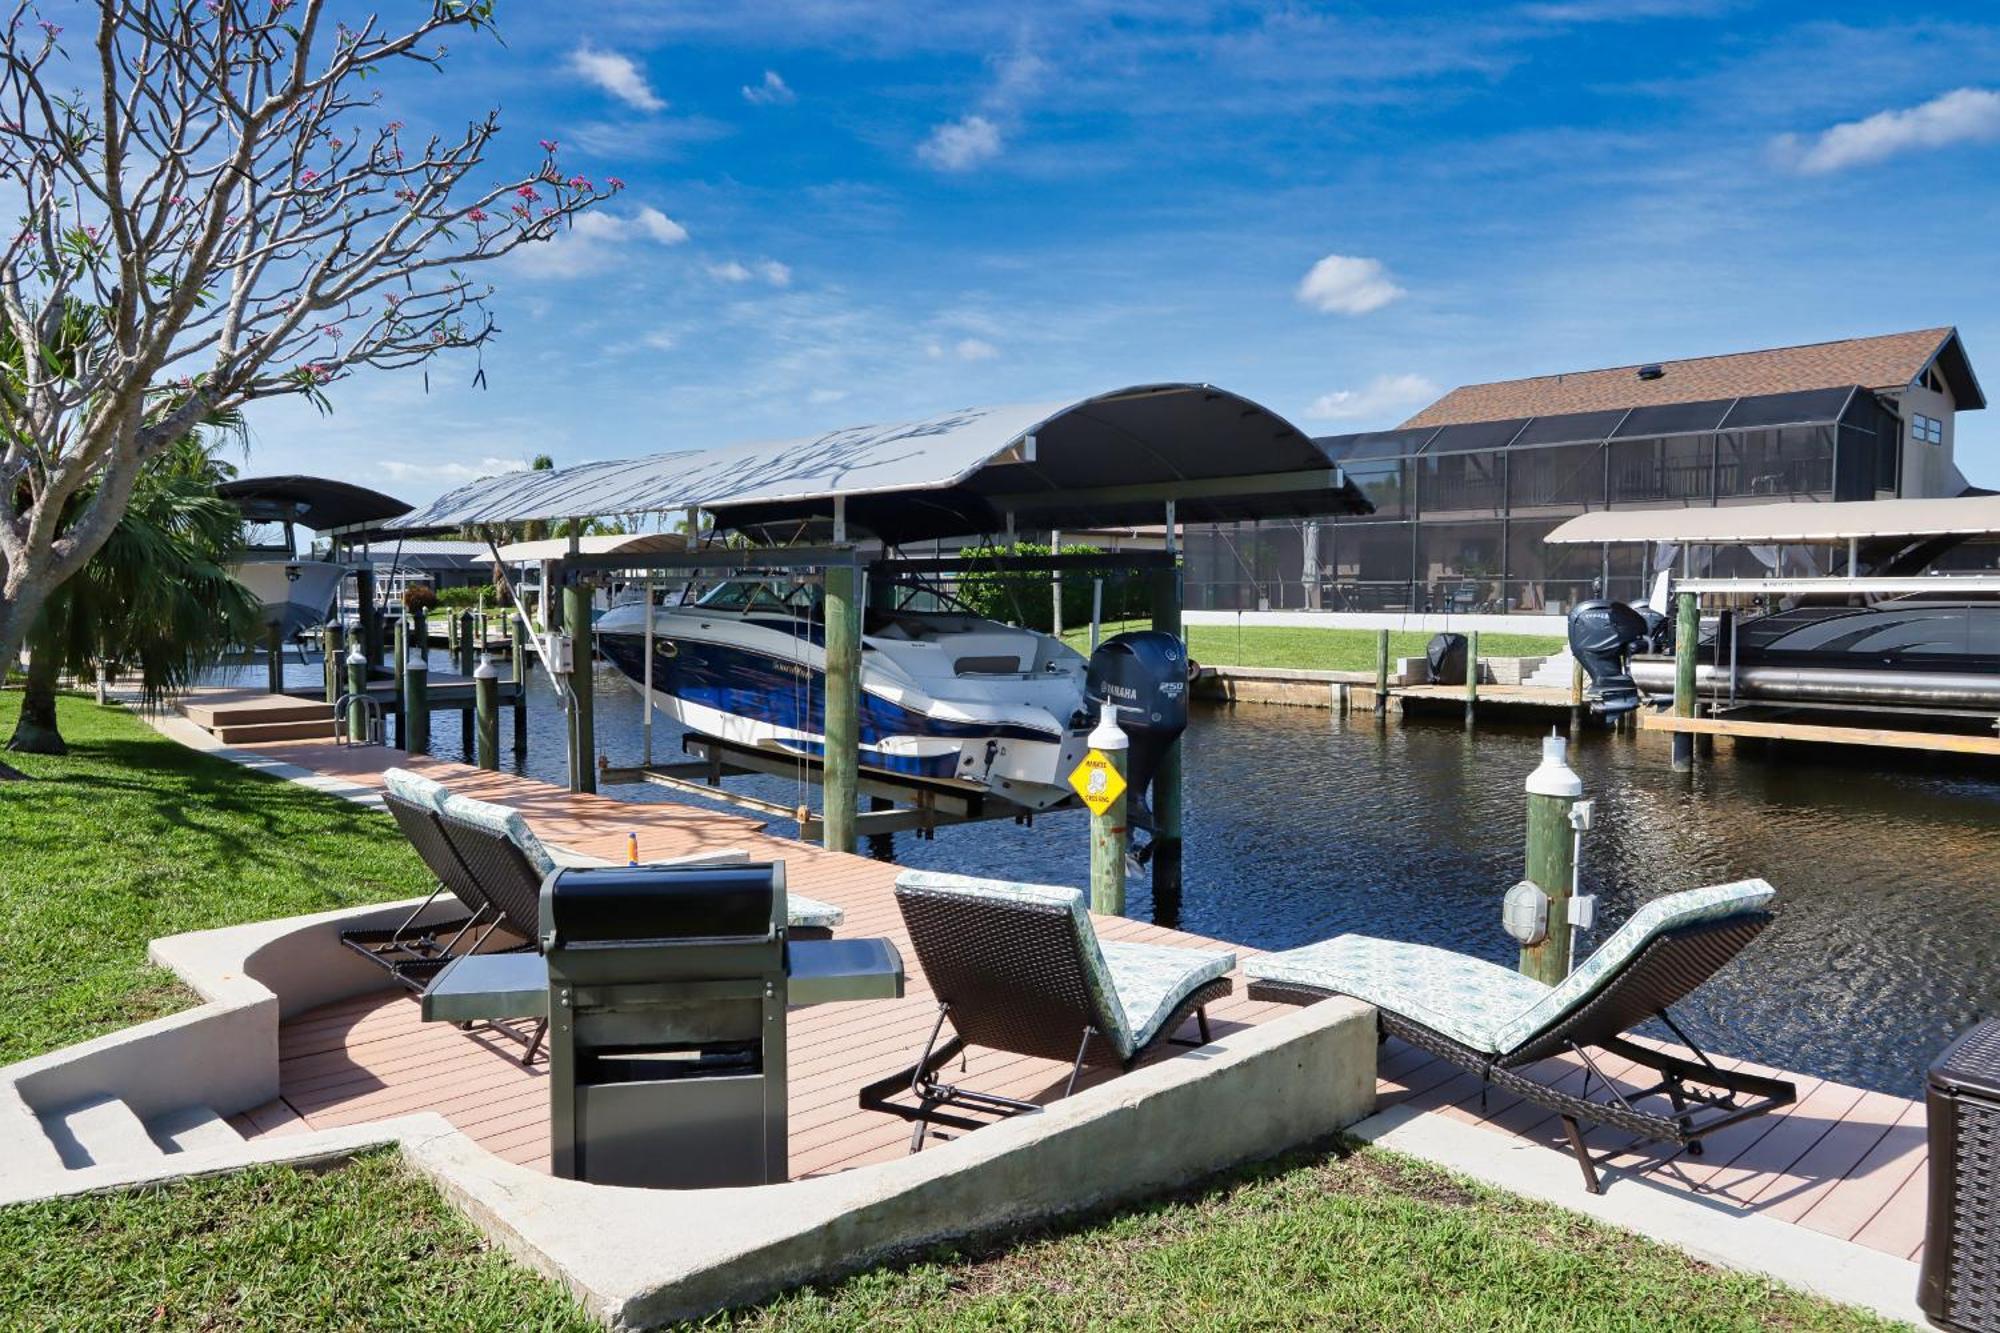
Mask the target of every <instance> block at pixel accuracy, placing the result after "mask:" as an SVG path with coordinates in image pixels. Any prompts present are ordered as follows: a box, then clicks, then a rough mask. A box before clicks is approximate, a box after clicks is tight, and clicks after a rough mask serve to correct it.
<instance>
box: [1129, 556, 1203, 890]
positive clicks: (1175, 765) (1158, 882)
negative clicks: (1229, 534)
mask: <svg viewBox="0 0 2000 1333" xmlns="http://www.w3.org/2000/svg"><path fill="white" fill-rule="evenodd" d="M1168 526H1169V530H1170V531H1171V529H1172V524H1171V523H1170V524H1169V525H1168ZM1153 628H1154V629H1156V630H1159V631H1161V632H1162V633H1166V634H1171V635H1173V636H1174V638H1175V639H1178V640H1180V641H1181V648H1182V654H1181V660H1182V664H1183V666H1185V664H1186V660H1187V654H1186V648H1187V641H1186V640H1185V639H1184V638H1182V635H1181V569H1180V565H1179V563H1178V562H1176V563H1175V565H1174V566H1173V567H1172V568H1169V569H1163V570H1160V571H1159V572H1158V573H1157V574H1155V575H1154V583H1153ZM1120 734H1121V735H1122V734H1123V732H1121V733H1120ZM1181 744H1182V742H1181V740H1180V738H1179V737H1176V738H1175V740H1174V743H1173V744H1172V745H1169V746H1168V747H1167V750H1166V753H1165V754H1163V755H1161V756H1160V762H1159V765H1158V766H1157V767H1156V768H1155V769H1154V770H1153V856H1152V867H1153V896H1154V897H1155V898H1162V897H1169V898H1173V899H1176V900H1178V899H1179V897H1180V891H1181V845H1182V844H1181ZM1119 823H1120V824H1123V823H1124V815H1123V813H1122V806H1121V813H1120V815H1119ZM1120 836H1121V837H1122V836H1124V835H1122V834H1121V835H1120ZM1121 874H1122V872H1121ZM1120 883H1121V884H1122V883H1123V880H1122V879H1121V880H1120ZM1121 896H1122V893H1121Z"/></svg>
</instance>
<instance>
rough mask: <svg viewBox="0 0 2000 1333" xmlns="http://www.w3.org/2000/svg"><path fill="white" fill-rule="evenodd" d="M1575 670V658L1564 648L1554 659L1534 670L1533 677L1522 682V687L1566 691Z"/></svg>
mask: <svg viewBox="0 0 2000 1333" xmlns="http://www.w3.org/2000/svg"><path fill="white" fill-rule="evenodd" d="M1575 670H1576V658H1575V657H1573V656H1571V655H1570V651H1569V649H1567V648H1565V649H1563V650H1562V651H1561V652H1559V653H1557V654H1556V655H1555V656H1554V657H1551V658H1549V659H1548V660H1547V661H1546V662H1543V663H1542V664H1541V665H1540V666H1539V667H1536V668H1535V672H1534V674H1533V675H1531V676H1529V677H1528V678H1527V679H1526V680H1524V681H1522V682H1521V683H1522V684H1523V685H1543V686H1547V687H1548V688H1549V689H1552V690H1566V689H1568V688H1569V685H1570V676H1571V674H1572V673H1573V672H1574V671H1575Z"/></svg>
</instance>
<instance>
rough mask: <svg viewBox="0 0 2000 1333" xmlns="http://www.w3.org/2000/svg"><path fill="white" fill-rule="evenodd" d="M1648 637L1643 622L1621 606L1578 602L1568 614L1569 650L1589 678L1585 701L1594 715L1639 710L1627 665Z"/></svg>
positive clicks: (1627, 607) (1625, 607) (1613, 603)
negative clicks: (1587, 700)
mask: <svg viewBox="0 0 2000 1333" xmlns="http://www.w3.org/2000/svg"><path fill="white" fill-rule="evenodd" d="M1649 633H1650V631H1649V628H1648V626H1647V624H1646V621H1645V618H1644V617H1643V616H1641V615H1640V614H1639V613H1638V612H1637V611H1634V610H1633V609H1632V608H1631V607H1629V606H1627V605H1625V603H1623V602H1579V603H1578V604H1577V605H1576V606H1575V607H1574V608H1573V609H1572V610H1571V611H1570V613H1569V650H1570V652H1571V653H1573V654H1574V655H1575V656H1576V660H1577V661H1578V663H1580V664H1581V665H1582V667H1583V670H1584V673H1585V674H1586V675H1588V676H1589V677H1590V689H1589V691H1588V692H1587V697H1588V698H1589V699H1590V700H1591V707H1592V708H1594V709H1595V710H1596V711H1597V712H1600V713H1603V714H1606V715H1607V716H1612V717H1615V716H1617V715H1618V714H1620V713H1629V712H1631V711H1632V710H1633V709H1635V708H1637V707H1638V706H1639V687H1638V686H1637V685H1634V684H1633V683H1632V676H1631V673H1630V672H1629V671H1628V670H1627V662H1628V659H1629V658H1630V657H1631V656H1632V651H1633V649H1635V648H1640V647H1644V646H1645V644H1646V641H1647V639H1648V637H1649Z"/></svg>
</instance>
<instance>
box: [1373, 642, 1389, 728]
mask: <svg viewBox="0 0 2000 1333" xmlns="http://www.w3.org/2000/svg"><path fill="white" fill-rule="evenodd" d="M1388 709H1389V631H1388V630H1380V631H1378V632H1377V633H1376V635H1375V711H1376V712H1377V713H1378V714H1379V713H1385V712H1387V711H1388Z"/></svg>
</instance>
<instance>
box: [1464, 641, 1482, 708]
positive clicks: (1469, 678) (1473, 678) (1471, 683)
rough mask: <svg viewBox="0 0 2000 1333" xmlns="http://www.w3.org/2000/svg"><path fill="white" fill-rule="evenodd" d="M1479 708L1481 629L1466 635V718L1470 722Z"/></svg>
mask: <svg viewBox="0 0 2000 1333" xmlns="http://www.w3.org/2000/svg"><path fill="white" fill-rule="evenodd" d="M1478 708H1479V631H1478V630H1474V631H1472V633H1471V634H1469V635H1467V636H1466V643H1465V720H1466V721H1467V722H1470V721H1471V720H1472V717H1473V714H1474V713H1475V712H1476V711H1477V710H1478Z"/></svg>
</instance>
